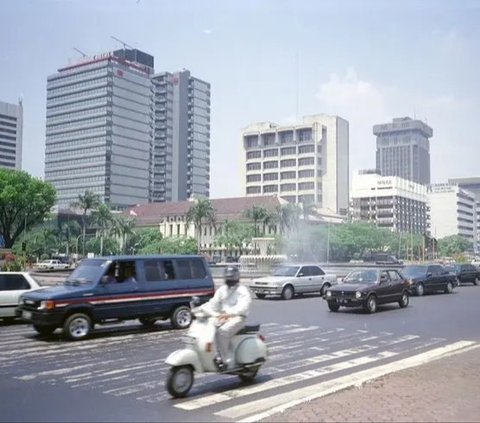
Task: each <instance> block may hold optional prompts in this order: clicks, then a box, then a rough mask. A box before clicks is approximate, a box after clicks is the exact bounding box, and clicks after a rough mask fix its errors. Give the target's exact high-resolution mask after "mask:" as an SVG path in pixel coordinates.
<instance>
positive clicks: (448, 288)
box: [445, 282, 453, 294]
mask: <svg viewBox="0 0 480 423" xmlns="http://www.w3.org/2000/svg"><path fill="white" fill-rule="evenodd" d="M452 292H453V285H452V282H448V283H447V287H446V288H445V294H451V293H452Z"/></svg>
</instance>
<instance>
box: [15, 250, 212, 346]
mask: <svg viewBox="0 0 480 423" xmlns="http://www.w3.org/2000/svg"><path fill="white" fill-rule="evenodd" d="M213 294H214V284H213V279H212V275H211V273H210V270H209V268H208V265H207V263H206V261H205V259H204V258H203V257H202V256H164V255H159V256H112V257H97V258H91V259H85V260H83V261H82V262H81V263H80V265H79V266H78V267H77V268H76V269H75V270H74V271H73V272H72V273H71V274H70V276H69V277H68V278H67V279H66V280H65V282H64V284H63V285H62V286H54V287H51V288H46V289H43V290H40V291H38V292H30V293H26V294H24V295H22V296H21V297H20V302H19V306H18V308H17V311H16V312H17V315H18V316H20V317H22V319H24V320H26V321H28V322H30V323H32V324H33V327H34V328H35V330H36V331H37V332H38V333H40V334H41V335H51V334H52V333H53V331H55V330H56V329H57V328H62V329H63V331H64V333H65V335H66V336H67V337H68V338H70V339H71V340H80V339H84V338H86V337H87V336H88V335H89V334H90V333H91V331H92V330H93V328H94V325H95V324H101V323H108V322H112V321H122V320H130V319H139V320H140V322H142V323H143V324H144V325H146V326H150V325H153V324H154V323H155V321H156V320H166V319H170V320H171V323H172V326H173V327H174V328H177V329H184V328H187V327H188V326H190V323H191V321H192V316H191V313H190V306H189V303H190V300H191V297H192V296H197V297H200V299H201V300H202V301H207V300H208V299H210V298H211V297H212V296H213Z"/></svg>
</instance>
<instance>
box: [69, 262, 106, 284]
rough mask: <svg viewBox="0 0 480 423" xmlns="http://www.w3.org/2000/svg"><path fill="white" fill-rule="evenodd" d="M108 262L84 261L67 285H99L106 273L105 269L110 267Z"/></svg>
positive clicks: (72, 274)
mask: <svg viewBox="0 0 480 423" xmlns="http://www.w3.org/2000/svg"><path fill="white" fill-rule="evenodd" d="M109 263H110V262H109V261H106V260H91V259H89V260H85V261H82V263H81V264H80V266H78V267H77V268H76V269H75V270H74V271H73V272H72V273H71V274H70V276H69V277H68V278H67V280H66V281H65V285H69V286H72V285H80V284H92V283H97V282H98V281H99V280H100V278H101V277H102V276H103V274H104V273H105V269H106V268H107V267H108V265H109Z"/></svg>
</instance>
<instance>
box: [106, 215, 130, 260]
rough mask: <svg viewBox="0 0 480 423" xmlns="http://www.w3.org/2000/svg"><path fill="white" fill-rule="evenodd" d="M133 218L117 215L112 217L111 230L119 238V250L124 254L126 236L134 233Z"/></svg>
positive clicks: (126, 241)
mask: <svg viewBox="0 0 480 423" xmlns="http://www.w3.org/2000/svg"><path fill="white" fill-rule="evenodd" d="M134 228H135V218H133V217H127V216H123V215H118V216H115V217H114V218H113V225H112V228H111V232H112V234H113V235H117V236H118V237H120V239H121V243H120V244H121V251H122V252H123V253H124V254H125V253H126V251H127V243H128V237H129V236H132V235H135V231H134Z"/></svg>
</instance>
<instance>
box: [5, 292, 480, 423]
mask: <svg viewBox="0 0 480 423" xmlns="http://www.w3.org/2000/svg"><path fill="white" fill-rule="evenodd" d="M479 301H480V287H474V286H462V287H459V288H457V289H456V291H455V292H454V293H453V294H450V295H448V294H437V295H428V296H425V297H420V298H416V297H414V298H412V299H411V302H410V305H409V307H408V308H406V309H399V307H398V305H388V306H383V307H382V306H381V307H380V308H379V311H378V312H377V313H376V314H373V315H368V314H365V313H364V312H362V311H357V310H345V311H340V312H339V313H332V312H329V311H328V309H327V307H326V304H325V302H324V301H323V300H322V299H321V298H320V297H318V296H305V297H303V298H298V299H294V300H291V301H288V302H285V301H282V300H277V299H271V300H268V299H267V300H254V301H253V306H252V312H251V316H250V318H249V321H250V322H254V321H258V322H261V323H262V333H263V334H264V335H265V336H266V339H267V343H268V346H269V359H268V362H267V364H266V365H265V367H264V368H263V369H262V370H261V372H260V373H259V376H258V379H257V380H256V382H255V383H253V384H241V383H240V382H239V380H238V379H237V378H236V377H233V376H218V375H199V376H198V377H197V378H196V380H195V384H194V387H193V388H192V391H191V393H190V395H189V397H188V398H186V399H183V400H171V399H170V398H169V397H168V395H167V393H166V391H165V388H164V383H165V378H166V373H167V371H168V368H167V366H166V365H165V364H164V360H165V358H166V356H167V355H168V354H169V353H170V352H171V351H173V350H175V349H177V348H180V347H181V346H182V343H181V339H180V335H181V334H182V332H179V331H173V330H171V328H170V326H169V324H168V323H167V322H165V323H160V324H158V325H157V327H156V328H154V329H145V328H143V327H142V326H141V325H140V324H138V323H136V322H128V323H125V324H121V325H110V326H108V327H107V326H100V327H99V328H98V329H97V330H96V331H95V333H94V335H93V336H92V337H91V338H90V339H88V340H85V341H83V342H78V343H72V342H68V341H66V340H64V339H63V338H62V336H61V334H60V333H58V334H57V333H55V335H54V337H53V338H52V339H50V340H46V339H42V338H40V337H38V336H37V335H36V333H35V332H34V331H33V329H31V328H30V327H29V326H28V325H25V324H22V323H18V324H13V325H4V326H0V339H1V345H2V348H1V349H0V374H1V378H0V398H2V400H1V402H0V421H65V422H67V421H239V420H243V419H245V421H255V420H258V419H260V418H265V417H268V416H270V415H271V414H272V413H273V412H274V411H275V410H276V409H278V408H281V407H283V406H284V405H285V404H292V405H293V404H295V403H301V402H302V401H303V400H304V399H306V398H307V397H308V395H312V394H315V395H319V392H320V393H321V392H324V393H328V392H330V391H332V392H333V391H335V390H336V389H337V388H341V387H347V386H349V383H350V382H349V381H353V382H354V381H361V380H362V377H365V376H368V375H370V376H372V377H374V376H375V375H378V374H382V372H387V373H388V372H390V371H395V370H400V369H402V368H405V366H409V365H415V364H419V363H420V362H423V361H429V360H430V359H432V358H435V357H440V356H443V355H445V353H448V352H453V353H455V352H458V351H461V350H462V351H463V350H464V349H466V348H467V349H468V348H470V347H472V346H476V345H477V343H480V329H479V318H480V315H479V313H478V304H479ZM464 341H466V342H464ZM477 351H480V350H477ZM353 382H351V383H353ZM351 383H350V385H351ZM344 385H345V386H344ZM329 389H330V391H329ZM273 419H274V416H273Z"/></svg>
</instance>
